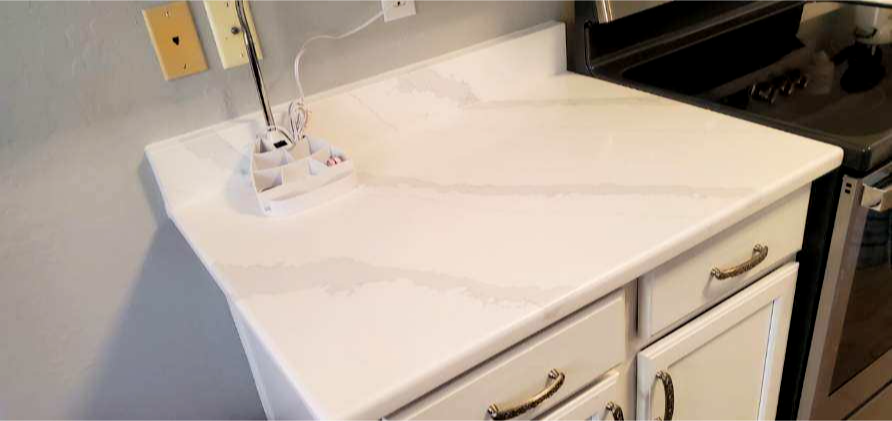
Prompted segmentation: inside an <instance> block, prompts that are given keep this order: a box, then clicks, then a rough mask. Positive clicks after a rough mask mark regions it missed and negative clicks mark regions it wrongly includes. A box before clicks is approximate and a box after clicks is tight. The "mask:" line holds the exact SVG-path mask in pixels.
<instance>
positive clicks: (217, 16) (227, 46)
mask: <svg viewBox="0 0 892 421" xmlns="http://www.w3.org/2000/svg"><path fill="white" fill-rule="evenodd" d="M244 5H245V18H246V19H247V20H248V26H250V27H251V35H252V36H253V38H254V46H255V47H256V48H257V58H263V54H262V53H261V52H260V37H258V36H257V29H255V28H254V19H253V18H252V17H251V8H250V7H248V2H247V1H246V2H245V3H244ZM204 10H206V11H207V13H208V20H209V21H210V22H211V31H212V32H213V33H214V41H215V42H216V43H217V52H218V53H220V61H221V62H223V68H224V69H228V68H230V67H236V66H241V65H243V64H247V63H248V50H247V49H246V48H245V36H244V34H242V33H241V29H240V28H241V25H240V24H239V21H238V15H237V14H236V13H235V1H234V0H231V1H223V0H205V1H204ZM233 28H235V29H236V30H235V31H233Z"/></svg>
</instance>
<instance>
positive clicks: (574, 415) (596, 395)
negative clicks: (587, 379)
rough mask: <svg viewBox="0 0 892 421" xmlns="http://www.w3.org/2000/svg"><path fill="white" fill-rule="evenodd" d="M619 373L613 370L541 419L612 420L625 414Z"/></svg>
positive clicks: (557, 420)
mask: <svg viewBox="0 0 892 421" xmlns="http://www.w3.org/2000/svg"><path fill="white" fill-rule="evenodd" d="M618 379H619V373H617V372H615V371H611V372H609V373H607V375H606V376H605V378H604V379H603V380H601V381H599V382H598V383H596V384H594V385H592V386H589V387H588V388H586V389H585V390H583V391H582V392H581V393H580V394H579V395H577V396H575V397H573V398H572V399H570V400H569V401H567V402H565V403H563V404H561V405H558V407H557V408H554V409H553V410H551V412H549V413H547V414H545V415H543V416H542V417H541V418H539V419H540V420H549V421H552V420H553V421H559V420H560V421H562V420H610V419H621V418H623V417H624V416H623V415H621V414H623V407H622V404H621V403H620V402H619V399H618V398H619V392H618V387H617V380H618Z"/></svg>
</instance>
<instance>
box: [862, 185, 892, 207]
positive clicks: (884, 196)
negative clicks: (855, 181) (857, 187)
mask: <svg viewBox="0 0 892 421" xmlns="http://www.w3.org/2000/svg"><path fill="white" fill-rule="evenodd" d="M861 206H864V207H865V208H868V209H870V210H874V211H877V212H885V211H887V210H889V209H892V189H881V188H878V187H873V186H864V194H863V195H862V196H861Z"/></svg>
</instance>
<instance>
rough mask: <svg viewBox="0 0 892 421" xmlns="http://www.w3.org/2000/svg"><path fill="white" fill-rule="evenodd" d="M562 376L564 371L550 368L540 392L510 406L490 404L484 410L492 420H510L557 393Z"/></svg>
mask: <svg viewBox="0 0 892 421" xmlns="http://www.w3.org/2000/svg"><path fill="white" fill-rule="evenodd" d="M564 378H565V376H564V373H561V372H560V371H558V370H557V369H551V371H549V372H548V384H547V385H546V386H545V389H542V391H541V392H539V393H537V394H535V395H533V396H532V397H530V398H529V399H527V400H525V401H524V402H522V403H519V404H517V405H515V406H512V407H510V408H505V409H502V408H500V407H499V405H497V404H492V405H490V406H489V408H487V409H486V412H487V413H488V414H489V417H490V418H492V419H493V420H510V419H511V418H514V417H516V416H518V415H521V414H523V413H525V412H527V411H529V410H531V409H533V408H535V407H537V406H539V404H541V403H542V402H545V400H546V399H548V398H550V397H551V396H552V395H554V394H555V393H557V391H558V389H560V388H561V386H563V385H564Z"/></svg>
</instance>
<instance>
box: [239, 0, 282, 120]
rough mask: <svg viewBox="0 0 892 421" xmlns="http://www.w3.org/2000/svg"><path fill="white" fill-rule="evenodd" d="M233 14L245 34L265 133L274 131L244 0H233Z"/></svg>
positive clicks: (271, 114) (249, 62) (271, 113)
mask: <svg viewBox="0 0 892 421" xmlns="http://www.w3.org/2000/svg"><path fill="white" fill-rule="evenodd" d="M235 13H236V14H237V15H238V21H239V24H240V25H241V26H242V28H241V31H242V33H243V34H245V48H246V49H247V50H248V64H249V65H250V66H251V73H252V74H253V75H254V84H255V85H256V87H257V96H259V97H260V105H261V106H262V107H263V117H264V118H265V119H266V126H267V131H276V130H278V128H277V127H276V120H275V118H273V112H272V109H271V108H270V106H269V101H268V100H267V95H266V87H265V86H264V85H263V75H262V74H261V73H260V63H259V62H258V60H257V47H256V46H255V45H254V36H253V35H252V34H251V28H250V27H249V26H248V18H247V17H246V15H245V7H244V0H235Z"/></svg>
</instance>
